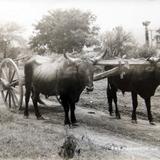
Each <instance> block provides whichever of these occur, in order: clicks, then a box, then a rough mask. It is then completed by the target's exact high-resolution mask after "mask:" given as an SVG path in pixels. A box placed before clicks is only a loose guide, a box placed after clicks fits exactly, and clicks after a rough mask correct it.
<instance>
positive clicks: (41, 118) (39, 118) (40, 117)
mask: <svg viewBox="0 0 160 160" xmlns="http://www.w3.org/2000/svg"><path fill="white" fill-rule="evenodd" d="M37 120H45V118H44V117H43V116H39V117H37Z"/></svg>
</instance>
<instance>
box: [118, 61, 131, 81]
mask: <svg viewBox="0 0 160 160" xmlns="http://www.w3.org/2000/svg"><path fill="white" fill-rule="evenodd" d="M129 68H130V66H129V63H128V61H124V60H123V59H120V60H119V72H120V79H123V78H124V75H125V74H126V72H125V71H124V69H127V70H128V69H129Z"/></svg>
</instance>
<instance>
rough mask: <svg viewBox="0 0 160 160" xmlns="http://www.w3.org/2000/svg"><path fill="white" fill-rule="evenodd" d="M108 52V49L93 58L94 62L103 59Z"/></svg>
mask: <svg viewBox="0 0 160 160" xmlns="http://www.w3.org/2000/svg"><path fill="white" fill-rule="evenodd" d="M107 52H108V49H106V50H105V52H104V53H102V54H101V55H99V56H97V57H95V58H93V59H92V62H93V64H96V63H97V62H98V61H99V60H101V59H102V58H103V57H104V56H105V55H106V53H107Z"/></svg>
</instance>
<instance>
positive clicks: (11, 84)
mask: <svg viewBox="0 0 160 160" xmlns="http://www.w3.org/2000/svg"><path fill="white" fill-rule="evenodd" d="M18 83H19V82H18V79H15V80H14V81H12V82H11V83H10V86H16V85H18Z"/></svg>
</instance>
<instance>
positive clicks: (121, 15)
mask: <svg viewBox="0 0 160 160" xmlns="http://www.w3.org/2000/svg"><path fill="white" fill-rule="evenodd" d="M57 8H62V9H69V8H78V9H82V10H84V11H91V12H92V13H93V14H95V15H96V16H97V22H96V23H97V24H98V25H99V27H100V28H101V31H106V30H111V29H112V28H113V27H115V26H123V27H124V29H125V30H127V31H130V32H132V33H133V35H134V36H135V38H136V39H137V40H138V41H139V42H141V43H143V42H144V27H143V26H142V22H143V21H146V20H149V21H151V24H150V26H149V27H150V28H151V29H158V28H159V27H160V1H159V0H0V22H1V23H4V22H10V21H14V22H17V23H18V24H19V25H21V26H23V27H24V28H25V29H26V35H27V36H29V35H30V34H31V33H32V29H33V27H32V25H33V24H35V23H37V22H38V20H40V19H41V18H42V16H43V15H44V14H47V11H48V10H51V9H57Z"/></svg>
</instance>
